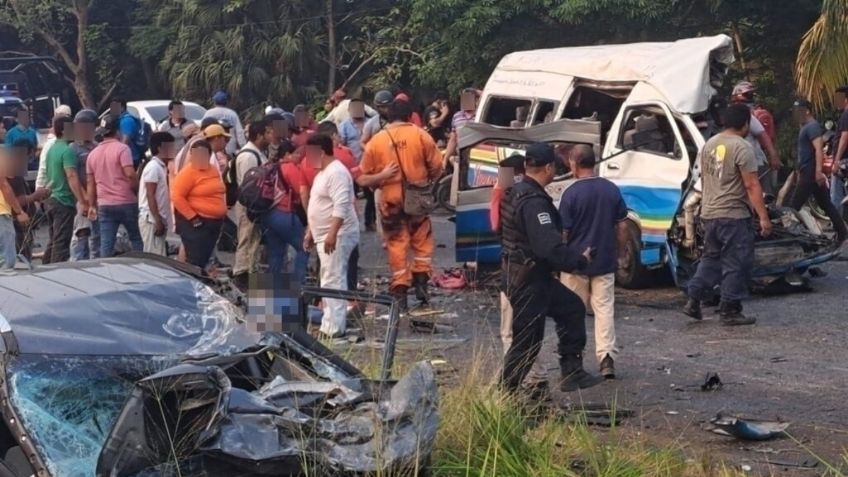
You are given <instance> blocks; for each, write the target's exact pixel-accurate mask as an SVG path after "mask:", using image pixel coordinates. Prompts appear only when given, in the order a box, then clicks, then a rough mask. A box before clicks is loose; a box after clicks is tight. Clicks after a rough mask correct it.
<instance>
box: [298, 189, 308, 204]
mask: <svg viewBox="0 0 848 477" xmlns="http://www.w3.org/2000/svg"><path fill="white" fill-rule="evenodd" d="M298 194H299V195H300V203H301V204H302V205H303V208H306V207H308V206H309V187H306V186H300V189H299V190H298Z"/></svg>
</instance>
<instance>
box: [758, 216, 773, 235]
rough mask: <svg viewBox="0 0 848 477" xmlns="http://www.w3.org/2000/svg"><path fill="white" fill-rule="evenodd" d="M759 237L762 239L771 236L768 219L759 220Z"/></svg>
mask: <svg viewBox="0 0 848 477" xmlns="http://www.w3.org/2000/svg"><path fill="white" fill-rule="evenodd" d="M760 235H762V236H763V237H768V236H769V235H771V220H769V218H768V217H764V218H760Z"/></svg>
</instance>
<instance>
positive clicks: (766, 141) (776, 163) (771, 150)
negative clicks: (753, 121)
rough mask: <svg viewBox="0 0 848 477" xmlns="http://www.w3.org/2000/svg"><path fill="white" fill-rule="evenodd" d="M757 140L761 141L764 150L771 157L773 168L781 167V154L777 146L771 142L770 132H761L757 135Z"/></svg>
mask: <svg viewBox="0 0 848 477" xmlns="http://www.w3.org/2000/svg"><path fill="white" fill-rule="evenodd" d="M757 140H758V141H759V142H760V146H762V148H763V150H764V151H765V152H766V154H767V155H768V158H769V164H770V165H771V168H772V169H780V166H781V163H780V155H779V154H778V153H777V148H775V147H774V143H773V142H771V138H770V137H769V135H768V134H760V136H759V137H757Z"/></svg>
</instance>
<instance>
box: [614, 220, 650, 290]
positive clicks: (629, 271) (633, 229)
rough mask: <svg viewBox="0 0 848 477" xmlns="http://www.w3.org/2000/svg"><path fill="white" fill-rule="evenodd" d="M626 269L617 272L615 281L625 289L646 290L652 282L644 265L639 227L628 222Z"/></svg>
mask: <svg viewBox="0 0 848 477" xmlns="http://www.w3.org/2000/svg"><path fill="white" fill-rule="evenodd" d="M623 252H624V257H623V258H624V262H625V266H624V268H619V269H618V270H616V272H615V281H616V283H618V284H619V285H620V286H622V287H624V288H645V287H646V286H648V285H649V284H650V282H651V271H650V270H648V269H647V268H645V267H644V266H643V265H642V259H641V257H640V255H641V252H642V234H641V232H640V231H639V227H638V226H636V224H634V223H633V222H632V221H630V220H628V221H627V242H626V243H625V244H624V247H623Z"/></svg>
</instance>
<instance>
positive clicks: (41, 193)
mask: <svg viewBox="0 0 848 477" xmlns="http://www.w3.org/2000/svg"><path fill="white" fill-rule="evenodd" d="M50 193H51V192H50V189H48V188H46V187H39V188H38V189H35V192H33V193H32V199H33V200H34V201H36V202H41V201H44V200H46V199H47V198H49V197H50Z"/></svg>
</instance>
